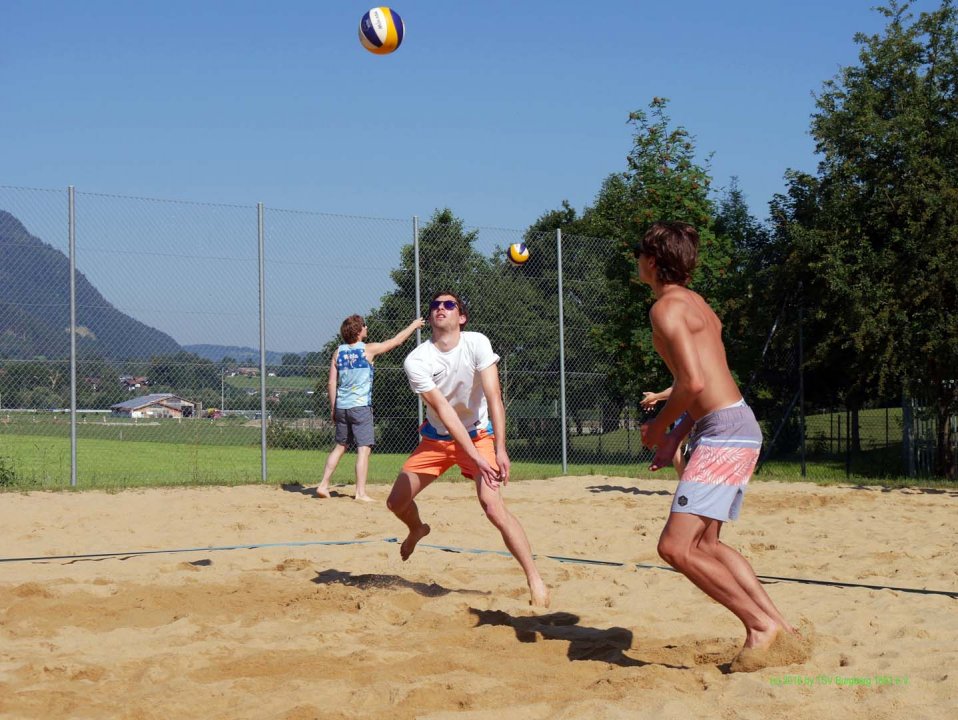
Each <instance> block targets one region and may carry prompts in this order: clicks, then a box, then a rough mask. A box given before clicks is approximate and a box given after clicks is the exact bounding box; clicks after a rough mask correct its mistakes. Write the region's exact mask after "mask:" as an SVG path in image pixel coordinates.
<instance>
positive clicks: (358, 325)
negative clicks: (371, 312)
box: [339, 315, 366, 345]
mask: <svg viewBox="0 0 958 720" xmlns="http://www.w3.org/2000/svg"><path fill="white" fill-rule="evenodd" d="M365 326H366V322H365V321H364V320H363V316H362V315H350V316H349V317H348V318H346V319H345V320H343V324H342V325H340V326H339V334H340V335H342V336H343V340H344V341H345V342H346V344H347V345H352V344H353V343H354V342H356V341H357V340H359V334H360V333H361V332H362V331H363V328H364V327H365Z"/></svg>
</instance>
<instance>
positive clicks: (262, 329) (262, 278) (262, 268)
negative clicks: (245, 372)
mask: <svg viewBox="0 0 958 720" xmlns="http://www.w3.org/2000/svg"><path fill="white" fill-rule="evenodd" d="M256 225H257V236H258V239H259V394H260V399H259V407H260V421H259V427H260V455H261V456H262V479H263V482H266V257H265V243H264V238H263V235H264V233H263V203H256Z"/></svg>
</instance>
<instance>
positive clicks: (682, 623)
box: [0, 477, 958, 720]
mask: <svg viewBox="0 0 958 720" xmlns="http://www.w3.org/2000/svg"><path fill="white" fill-rule="evenodd" d="M672 489H673V482H672V481H671V480H669V479H666V478H659V479H655V480H636V479H634V478H608V477H584V478H583V477H579V478H556V479H551V480H543V481H528V482H521V483H513V484H511V485H510V486H509V487H508V488H506V490H505V493H506V499H507V504H508V506H509V507H510V509H511V510H512V511H513V512H514V513H515V514H516V515H517V516H518V517H519V518H520V520H521V521H522V523H523V524H524V526H525V528H526V531H527V533H528V535H529V537H530V540H531V542H532V546H533V550H534V551H535V552H536V554H537V556H538V557H539V567H540V570H541V572H542V575H543V577H544V579H545V580H546V582H547V583H548V584H549V585H550V587H551V588H552V593H553V603H552V607H551V608H550V609H548V610H545V611H534V610H533V609H532V608H530V607H529V605H528V590H527V588H526V587H525V582H524V578H523V576H522V573H521V571H520V569H519V567H518V565H517V563H516V562H515V561H514V560H513V559H512V558H511V557H503V556H502V555H500V554H498V551H501V550H503V547H502V544H501V540H500V538H499V536H498V534H497V533H496V531H495V530H494V529H493V528H492V526H491V525H490V524H489V523H488V521H487V520H486V519H485V518H484V516H483V514H482V512H481V510H480V509H479V507H478V504H477V502H476V500H475V497H474V491H473V488H472V486H471V485H469V484H466V483H461V482H456V483H453V482H442V481H440V482H439V483H436V484H435V485H434V486H433V487H431V488H429V489H428V490H426V492H425V493H424V494H423V495H422V496H421V503H420V504H421V510H422V515H423V519H424V520H425V521H427V522H429V523H430V525H431V526H432V533H431V534H430V535H429V537H428V538H426V539H425V540H424V541H423V543H422V544H421V545H420V546H419V547H418V548H417V549H416V552H415V553H414V554H413V556H412V558H410V560H409V561H408V562H405V563H403V562H401V561H400V559H399V545H398V543H396V542H388V541H387V540H388V539H390V538H397V539H399V540H401V539H402V538H403V537H404V527H403V526H402V525H401V524H400V523H399V521H397V520H396V519H395V518H393V517H392V515H391V514H390V513H389V512H388V511H387V510H386V508H385V506H384V504H383V503H382V502H378V503H372V504H367V503H359V502H355V501H353V500H352V499H351V498H350V497H349V496H348V494H349V493H351V491H352V488H351V487H349V488H343V487H339V488H334V490H335V491H336V492H335V494H334V497H333V498H332V499H330V500H319V499H315V498H312V497H310V496H309V495H308V494H305V493H303V492H301V491H300V490H299V489H297V488H278V487H269V486H248V487H238V488H200V489H156V490H131V491H125V492H119V493H114V494H108V493H56V494H48V493H28V494H9V493H8V494H4V495H0V527H2V528H3V538H4V550H3V552H2V555H3V557H4V558H16V557H40V556H44V557H46V556H55V555H82V554H94V553H120V554H119V555H117V556H115V557H93V558H83V559H81V558H77V559H45V560H30V561H19V562H3V563H0V717H2V718H44V719H54V718H129V719H133V718H163V719H167V718H286V719H289V720H294V719H295V720H305V719H307V718H342V719H346V718H400V719H401V718H429V719H430V720H439V719H440V718H457V719H459V718H461V719H467V720H505V719H508V720H511V719H512V718H518V719H528V720H540V719H542V720H545V719H547V718H548V719H552V718H645V717H648V718H673V717H674V718H689V717H705V716H709V717H715V718H738V717H742V718H753V717H754V718H758V717H761V718H773V719H774V718H783V719H785V718H787V719H788V720H796V719H798V718H815V719H816V720H821V718H825V717H833V716H834V717H867V718H869V720H879V719H881V718H899V717H902V716H906V715H907V716H912V717H916V718H918V717H921V718H951V717H954V716H955V708H956V707H958V683H956V670H955V669H954V667H953V666H954V665H955V661H956V659H958V600H956V599H953V598H950V597H945V596H941V595H933V594H915V593H906V592H901V591H896V590H887V589H883V590H873V589H864V588H841V587H831V586H818V585H809V584H799V583H793V582H774V583H770V584H768V585H766V589H767V590H768V592H769V593H770V595H771V596H772V598H773V600H774V601H775V602H776V603H777V604H778V606H779V607H780V608H781V609H782V611H783V612H784V614H785V615H786V617H787V618H789V620H790V621H791V622H793V623H795V624H797V623H799V622H800V621H802V622H805V623H807V625H808V627H811V628H813V631H814V639H813V640H812V642H811V645H810V650H809V654H808V657H807V659H805V660H804V661H802V662H799V663H795V664H790V665H785V666H782V667H775V668H766V669H762V670H757V671H755V672H750V673H730V672H729V665H730V663H731V661H732V659H733V658H734V657H735V656H736V655H737V653H738V652H739V649H740V647H741V644H742V641H743V639H744V632H743V629H742V627H741V625H740V624H739V622H738V621H737V620H736V619H735V618H734V617H733V616H732V615H731V614H730V613H728V612H727V611H726V610H725V609H724V608H722V607H721V606H719V605H717V604H715V603H714V602H712V601H711V600H709V599H708V598H706V597H705V596H704V595H703V594H702V593H701V592H700V591H698V590H697V589H696V588H694V587H693V586H692V585H691V583H689V582H688V581H687V580H686V579H685V578H683V577H682V576H680V575H678V574H676V573H673V572H670V571H667V570H663V569H658V568H654V567H652V568H650V567H639V566H638V565H656V566H658V565H663V563H662V561H661V560H660V559H659V558H658V557H657V555H656V551H655V545H656V540H657V538H658V534H659V531H660V529H661V526H662V524H663V522H664V520H665V517H666V515H667V513H668V508H669V502H670V494H671V491H672ZM370 494H372V495H374V496H375V497H377V498H378V499H380V500H384V499H385V495H386V488H385V487H384V486H378V485H372V486H370ZM956 511H958V491H934V492H922V491H919V490H893V491H883V490H880V489H877V488H852V487H818V486H815V485H812V484H804V483H792V484H786V483H772V482H768V483H766V482H753V484H752V486H751V488H750V490H749V494H748V496H747V498H746V501H745V506H744V509H743V513H742V518H741V520H739V521H738V522H736V523H731V524H728V525H727V526H726V527H725V528H724V530H723V533H722V535H723V539H724V540H725V541H726V542H727V543H729V544H730V545H732V546H734V547H736V548H738V549H739V550H740V551H741V552H742V553H743V554H744V555H745V556H746V557H748V558H749V559H750V560H751V562H752V564H753V565H754V567H755V569H756V571H757V572H758V573H759V574H760V575H763V574H764V575H774V576H788V577H799V578H812V579H820V580H833V581H842V582H849V583H862V584H868V585H890V586H896V587H911V588H927V589H933V590H947V591H951V592H958V563H956V559H958V552H956V550H958V547H956V545H958V531H956V525H958V523H956V521H955V517H956ZM321 541H350V542H351V544H344V545H320V544H309V545H306V544H294V543H319V542H321ZM352 541H358V542H352ZM268 543H275V545H271V546H263V547H257V548H252V549H232V550H210V549H196V550H190V551H187V552H182V553H155V554H137V551H150V550H154V551H156V550H172V549H190V548H210V547H221V546H237V545H246V544H259V545H264V544H268ZM431 546H454V547H459V548H467V549H479V550H491V551H496V552H485V553H464V552H451V551H448V550H442V549H439V548H437V547H431ZM545 556H555V557H568V558H579V559H588V560H597V561H605V562H609V563H622V565H606V564H589V563H582V562H567V561H566V562H563V561H560V560H558V559H550V558H548V557H545Z"/></svg>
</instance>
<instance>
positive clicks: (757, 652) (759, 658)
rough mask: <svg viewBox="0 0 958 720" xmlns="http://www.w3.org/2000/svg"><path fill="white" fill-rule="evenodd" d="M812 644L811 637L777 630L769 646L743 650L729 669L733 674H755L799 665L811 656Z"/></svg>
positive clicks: (782, 629) (780, 629)
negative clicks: (764, 669)
mask: <svg viewBox="0 0 958 720" xmlns="http://www.w3.org/2000/svg"><path fill="white" fill-rule="evenodd" d="M811 644H812V641H811V637H810V636H805V635H803V634H802V633H789V632H786V631H785V629H784V628H776V631H775V635H774V636H773V637H772V640H771V642H769V643H768V644H767V645H762V646H754V647H747V646H746V647H744V648H742V651H741V652H740V653H739V654H738V655H737V656H736V657H735V659H734V660H732V662H731V664H730V666H729V669H730V670H731V671H732V672H754V671H756V670H761V669H762V668H767V667H782V666H784V665H799V664H801V663H804V662H806V661H807V660H808V658H809V656H810V655H811Z"/></svg>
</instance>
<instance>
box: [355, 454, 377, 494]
mask: <svg viewBox="0 0 958 720" xmlns="http://www.w3.org/2000/svg"><path fill="white" fill-rule="evenodd" d="M370 452H372V448H371V447H370V446H369V445H361V446H360V447H358V448H356V499H357V500H365V501H366V502H372V500H373V499H372V498H371V497H369V495H367V494H366V476H367V475H368V474H369V454H370Z"/></svg>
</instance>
